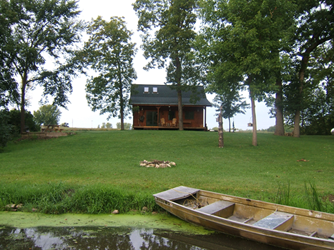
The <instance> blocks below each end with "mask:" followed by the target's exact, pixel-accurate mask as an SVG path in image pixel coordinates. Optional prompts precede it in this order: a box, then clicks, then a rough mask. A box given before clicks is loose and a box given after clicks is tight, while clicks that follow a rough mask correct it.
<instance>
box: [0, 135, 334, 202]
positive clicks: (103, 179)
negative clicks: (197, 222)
mask: <svg viewBox="0 0 334 250" xmlns="http://www.w3.org/2000/svg"><path fill="white" fill-rule="evenodd" d="M224 137H225V138H224V139H225V148H224V149H220V148H218V134H217V133H214V132H196V131H103V132H102V131H101V132H99V131H92V132H79V133H78V134H77V135H73V136H68V137H62V138H57V139H51V140H35V141H33V140H26V141H20V142H18V143H12V144H9V145H8V147H7V148H5V151H4V152H2V153H1V154H0V169H1V177H0V184H1V186H3V187H13V186H16V187H18V188H19V187H22V188H23V187H24V186H25V185H37V186H38V185H45V184H47V183H60V182H62V183H64V184H65V185H68V186H73V187H78V186H92V187H93V186H95V187H96V186H101V187H102V186H106V187H117V188H119V189H124V190H129V191H133V192H136V191H140V192H145V193H147V194H153V193H155V192H160V191H162V190H165V189H168V188H172V187H175V186H179V185H184V186H191V187H196V188H201V189H206V190H213V191H217V192H224V193H227V194H232V195H239V196H247V197H251V198H257V199H264V200H268V199H269V200H270V199H271V198H272V197H271V196H277V190H278V187H282V186H285V185H287V183H290V188H291V191H292V192H294V193H298V192H300V194H301V195H302V194H303V193H304V191H303V190H304V185H305V183H309V182H312V183H314V184H315V185H316V187H317V191H318V192H320V193H321V194H323V195H327V194H333V193H334V181H333V173H334V154H333V149H334V136H302V137H301V138H292V137H278V136H274V135H272V134H261V133H260V134H258V143H259V146H258V147H253V146H252V145H251V140H252V135H251V134H248V133H231V134H230V133H225V134H224ZM144 159H145V160H152V159H157V160H169V161H174V162H176V164H177V166H176V167H172V168H165V169H155V168H145V167H140V166H139V162H140V161H142V160H144Z"/></svg>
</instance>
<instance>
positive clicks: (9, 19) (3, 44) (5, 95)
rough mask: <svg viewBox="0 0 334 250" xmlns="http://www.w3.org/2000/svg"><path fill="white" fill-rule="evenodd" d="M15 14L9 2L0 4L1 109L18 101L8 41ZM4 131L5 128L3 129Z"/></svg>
mask: <svg viewBox="0 0 334 250" xmlns="http://www.w3.org/2000/svg"><path fill="white" fill-rule="evenodd" d="M13 14H14V13H12V12H11V11H10V10H9V3H8V2H7V1H1V2H0V23H1V25H0V69H1V72H0V109H2V108H3V107H7V105H8V103H9V102H16V101H18V92H17V84H16V82H15V80H14V65H13V64H12V63H11V61H10V59H9V55H10V52H11V51H10V50H9V49H8V45H9V44H8V40H9V38H10V36H11V33H12V32H11V29H10V26H11V25H12V24H13V23H15V18H14V15H13ZM3 129H4V128H3Z"/></svg>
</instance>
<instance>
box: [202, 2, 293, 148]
mask: <svg viewBox="0 0 334 250" xmlns="http://www.w3.org/2000/svg"><path fill="white" fill-rule="evenodd" d="M201 5H202V6H203V12H202V14H203V16H204V20H205V21H206V23H207V26H206V28H205V30H204V32H205V34H207V35H206V36H207V37H209V39H210V43H209V44H210V46H211V47H212V48H213V51H214V52H215V53H216V54H217V56H216V60H214V61H213V62H214V63H213V65H212V69H213V70H214V71H216V72H219V73H220V74H221V81H220V85H221V87H220V88H221V89H224V88H228V86H229V85H230V86H231V89H234V87H233V86H234V84H235V82H238V81H240V82H242V83H243V85H244V86H245V87H247V88H248V90H249V93H250V98H251V104H252V117H253V122H252V123H253V142H252V144H253V145H254V146H256V145H257V135H256V114H255V100H256V99H257V100H262V99H263V98H264V94H265V93H267V92H269V91H273V90H274V89H275V83H276V82H277V77H278V76H279V74H277V72H279V68H280V60H279V53H280V49H281V44H280V43H279V41H280V40H282V32H281V30H282V24H285V19H284V18H285V12H288V9H289V7H290V4H289V1H287V0H285V1H280V2H277V1H274V0H268V1H264V0H255V1H246V0H229V1H227V0H209V1H202V3H201ZM218 56H219V57H220V58H218ZM224 85H225V86H224ZM226 85H227V87H226Z"/></svg>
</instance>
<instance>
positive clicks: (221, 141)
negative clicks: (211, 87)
mask: <svg viewBox="0 0 334 250" xmlns="http://www.w3.org/2000/svg"><path fill="white" fill-rule="evenodd" d="M218 134H219V139H218V147H219V148H223V147H224V130H223V108H222V106H220V113H219V116H218Z"/></svg>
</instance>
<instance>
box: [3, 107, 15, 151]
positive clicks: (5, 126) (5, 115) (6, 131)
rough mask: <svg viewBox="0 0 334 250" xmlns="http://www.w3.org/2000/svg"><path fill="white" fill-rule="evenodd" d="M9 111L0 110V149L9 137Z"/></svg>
mask: <svg viewBox="0 0 334 250" xmlns="http://www.w3.org/2000/svg"><path fill="white" fill-rule="evenodd" d="M8 121H9V112H8V111H7V110H0V151H1V150H2V148H3V147H5V146H6V145H7V142H8V141H9V140H10V139H11V131H12V126H11V125H10V124H9V122H8Z"/></svg>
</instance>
